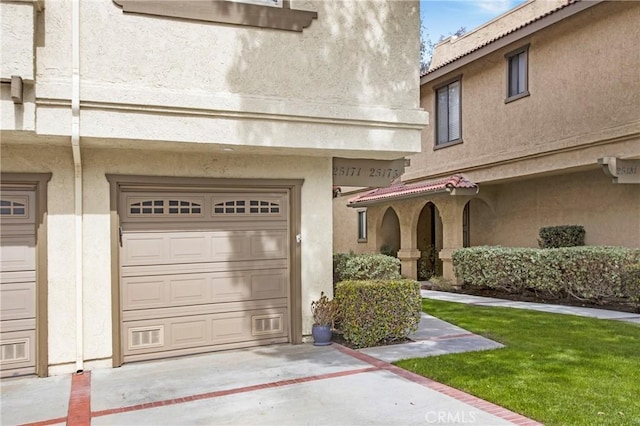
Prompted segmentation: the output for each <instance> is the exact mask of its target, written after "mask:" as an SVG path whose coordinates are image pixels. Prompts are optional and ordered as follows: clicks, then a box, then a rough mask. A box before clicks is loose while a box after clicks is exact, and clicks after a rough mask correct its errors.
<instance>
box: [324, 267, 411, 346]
mask: <svg viewBox="0 0 640 426" xmlns="http://www.w3.org/2000/svg"><path fill="white" fill-rule="evenodd" d="M334 300H335V302H336V303H337V305H338V311H339V312H340V314H339V323H340V329H341V330H342V332H343V333H344V334H343V336H344V338H345V340H347V341H348V342H350V343H351V344H352V345H354V346H356V347H368V346H374V345H376V344H378V343H380V342H390V341H393V340H399V339H403V338H405V337H406V336H407V335H408V334H409V333H411V332H413V331H415V330H416V329H417V327H418V322H419V321H420V315H421V314H420V312H421V308H422V298H421V296H420V284H419V283H418V282H417V281H413V280H406V279H393V280H348V281H342V282H340V283H338V285H337V287H336V292H335V297H334Z"/></svg>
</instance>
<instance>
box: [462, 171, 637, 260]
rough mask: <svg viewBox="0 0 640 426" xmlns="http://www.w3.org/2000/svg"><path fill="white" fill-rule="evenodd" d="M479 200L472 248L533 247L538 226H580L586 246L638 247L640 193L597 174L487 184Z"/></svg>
mask: <svg viewBox="0 0 640 426" xmlns="http://www.w3.org/2000/svg"><path fill="white" fill-rule="evenodd" d="M480 198H483V199H485V200H486V202H487V204H488V206H487V205H482V202H479V203H480V204H479V205H476V208H475V209H474V208H473V206H474V204H472V209H471V218H472V222H471V236H472V243H473V245H503V246H511V247H537V246H538V243H537V238H538V233H539V230H540V228H541V227H545V226H557V225H582V226H584V227H585V230H586V235H585V244H587V245H609V246H623V247H635V248H637V247H640V191H639V190H638V188H637V186H636V185H619V184H618V185H616V184H613V183H611V179H610V178H608V177H607V176H605V175H604V174H603V173H602V171H600V170H593V171H589V172H578V173H570V174H565V175H558V176H550V177H544V178H538V179H528V180H523V181H519V182H513V183H509V184H503V185H486V186H484V187H483V188H482V193H481V194H480Z"/></svg>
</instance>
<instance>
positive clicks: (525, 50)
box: [504, 44, 530, 104]
mask: <svg viewBox="0 0 640 426" xmlns="http://www.w3.org/2000/svg"><path fill="white" fill-rule="evenodd" d="M529 46H530V45H529V44H527V45H525V46H522V47H519V48H518V49H516V50H512V51H510V52H508V53H506V54H505V55H504V57H505V59H506V80H507V81H506V88H507V92H506V98H505V100H504V103H505V104H506V103H509V102H513V101H516V100H518V99H522V98H525V97H527V96H530V93H529ZM522 53H524V54H525V56H524V61H525V64H524V91H522V92H518V93H515V94H513V95H512V94H511V88H512V87H511V61H512V60H513V59H514V58H516V57H519V56H520V55H521V54H522ZM518 63H520V60H518Z"/></svg>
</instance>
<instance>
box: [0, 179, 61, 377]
mask: <svg viewBox="0 0 640 426" xmlns="http://www.w3.org/2000/svg"><path fill="white" fill-rule="evenodd" d="M50 179H51V173H1V174H0V182H1V185H0V187H1V192H2V199H3V211H2V212H0V213H3V214H2V239H3V245H4V244H7V245H11V244H15V245H16V246H22V247H23V248H24V250H21V251H16V250H15V249H12V250H9V251H8V252H7V253H5V254H4V255H3V259H2V267H1V268H0V283H1V284H0V285H1V287H2V292H3V293H5V294H4V296H5V297H3V305H5V306H3V308H4V307H7V308H8V309H3V317H2V322H0V331H1V335H0V336H1V344H0V351H1V352H0V354H1V355H2V357H1V358H2V361H1V363H2V373H1V374H2V377H7V376H16V375H24V374H34V373H35V374H37V375H38V376H40V377H46V376H47V375H48V373H49V372H48V343H47V341H48V326H47V320H48V310H47V286H48V277H47V182H48V181H49V180H50ZM3 251H4V250H3ZM7 295H9V296H7ZM9 305H10V306H9Z"/></svg>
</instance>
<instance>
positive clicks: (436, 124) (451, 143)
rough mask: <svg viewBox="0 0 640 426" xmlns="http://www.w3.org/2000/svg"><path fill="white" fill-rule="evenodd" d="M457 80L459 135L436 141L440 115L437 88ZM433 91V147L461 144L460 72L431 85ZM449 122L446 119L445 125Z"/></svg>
mask: <svg viewBox="0 0 640 426" xmlns="http://www.w3.org/2000/svg"><path fill="white" fill-rule="evenodd" d="M456 82H458V87H459V89H458V117H459V119H458V121H459V123H458V126H459V133H460V137H458V138H456V139H451V140H447V141H446V142H441V143H439V142H438V139H439V133H438V128H439V127H440V126H439V120H440V116H439V115H438V90H440V89H442V88H444V87H448V86H450V85H451V84H453V83H456ZM433 93H434V115H435V117H436V119H435V126H434V128H435V130H434V141H433V149H434V150H437V149H441V148H446V147H449V146H452V145H458V144H461V143H462V142H463V137H462V74H460V75H457V76H455V77H453V78H450V79H448V80H446V81H444V82H442V83H440V84H438V85H437V86H434V87H433ZM448 104H449V100H448V98H447V105H448ZM448 124H449V120H447V125H448Z"/></svg>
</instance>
